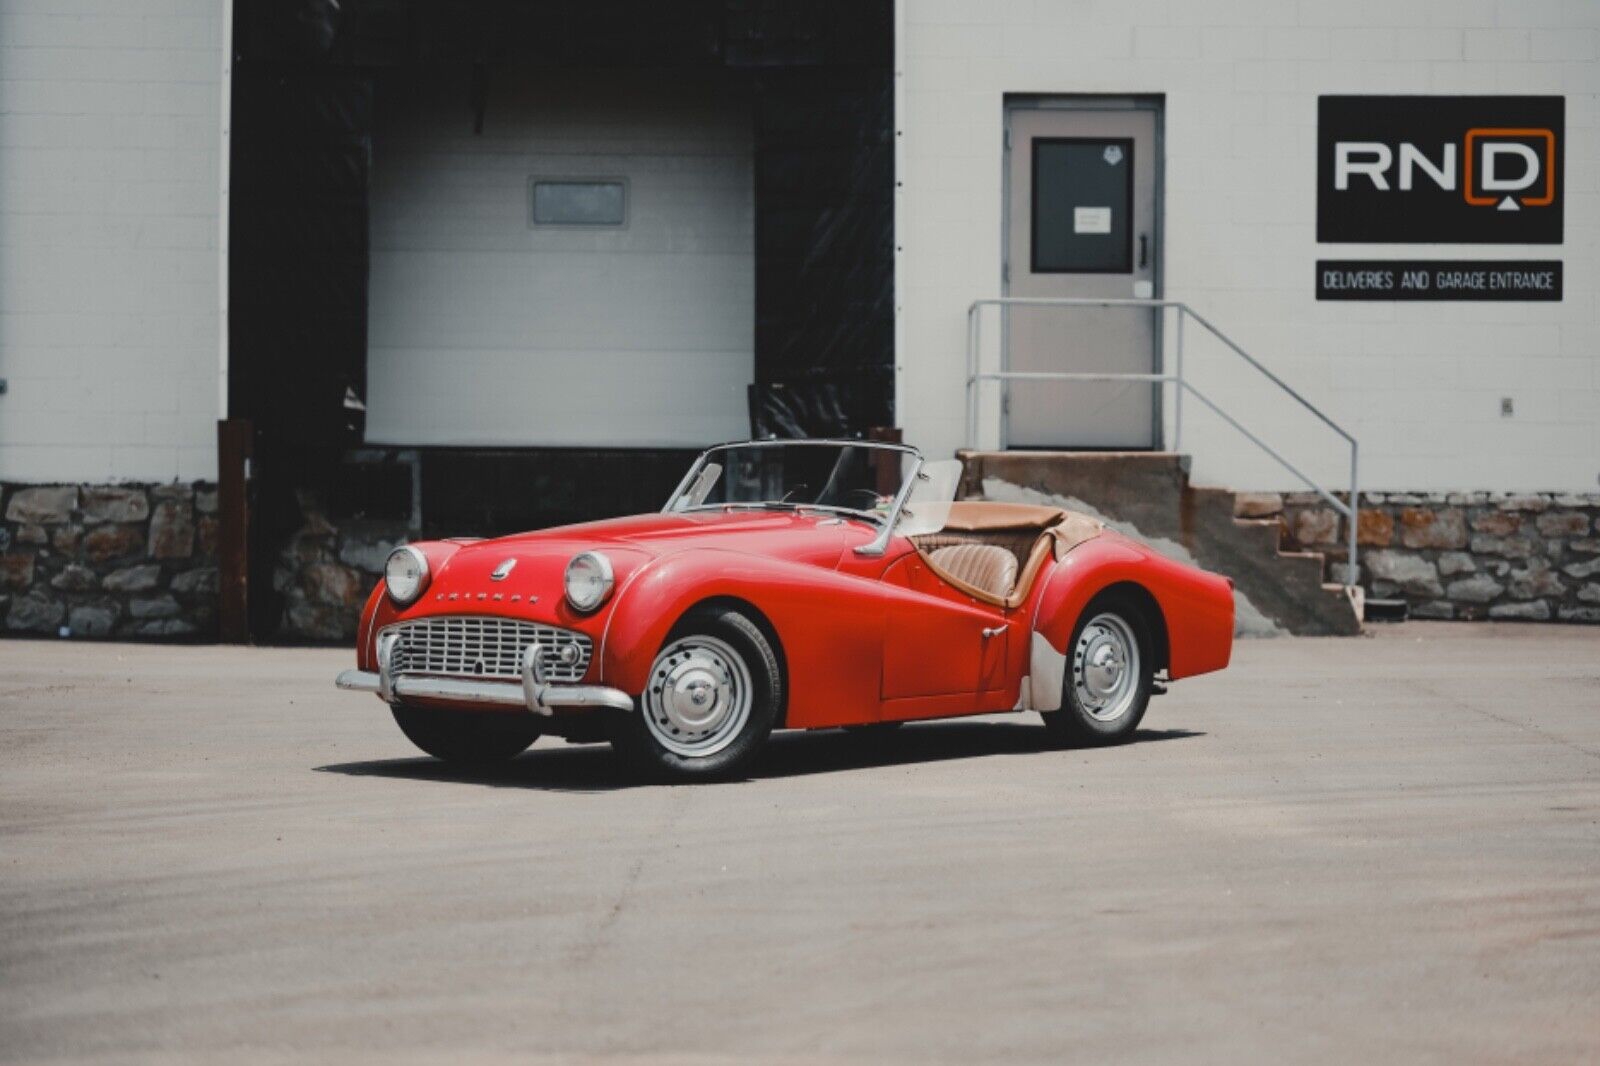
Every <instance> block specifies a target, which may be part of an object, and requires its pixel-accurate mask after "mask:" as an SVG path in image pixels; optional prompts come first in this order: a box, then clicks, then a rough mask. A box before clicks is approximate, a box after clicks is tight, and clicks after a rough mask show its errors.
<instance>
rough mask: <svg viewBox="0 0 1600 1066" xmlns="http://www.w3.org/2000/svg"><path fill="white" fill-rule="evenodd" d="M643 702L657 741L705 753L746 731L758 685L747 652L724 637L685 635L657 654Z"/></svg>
mask: <svg viewBox="0 0 1600 1066" xmlns="http://www.w3.org/2000/svg"><path fill="white" fill-rule="evenodd" d="M642 703H643V705H644V724H645V728H647V729H648V730H650V735H651V737H653V738H654V739H655V742H656V743H657V744H660V745H661V746H662V747H663V748H665V749H666V750H667V751H670V752H672V753H673V754H674V755H681V756H683V757H684V758H690V759H694V758H706V757H707V756H711V755H715V754H716V753H717V752H719V751H722V750H723V749H724V748H726V747H727V746H728V745H730V744H732V743H733V742H734V740H735V739H736V738H737V737H738V736H739V734H740V733H741V732H743V731H744V727H745V723H746V722H748V721H749V720H750V708H751V706H752V705H753V703H754V687H753V685H752V684H751V680H750V670H749V668H748V667H746V666H745V663H744V657H743V656H741V655H740V654H739V653H738V652H737V651H735V650H734V649H733V647H732V646H731V645H729V644H728V643H727V642H726V641H723V640H718V639H717V638H716V637H708V636H692V637H684V638H682V639H680V640H675V641H673V642H672V643H671V644H668V645H667V646H666V647H665V648H663V649H661V654H660V655H658V656H656V661H655V662H654V663H652V664H651V666H650V681H649V683H648V684H647V685H646V686H645V690H644V698H643V700H642Z"/></svg>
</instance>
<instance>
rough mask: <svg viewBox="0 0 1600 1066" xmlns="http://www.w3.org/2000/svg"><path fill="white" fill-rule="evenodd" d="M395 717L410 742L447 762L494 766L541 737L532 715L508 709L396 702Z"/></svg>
mask: <svg viewBox="0 0 1600 1066" xmlns="http://www.w3.org/2000/svg"><path fill="white" fill-rule="evenodd" d="M392 710H393V711H394V720H395V723H396V724H397V725H399V727H400V731H401V732H402V733H404V734H405V735H406V736H407V737H408V738H410V740H411V743H413V744H415V745H416V746H417V747H419V748H421V749H422V750H423V751H425V752H427V753H428V754H429V755H432V756H433V757H434V758H436V759H443V760H444V761H445V762H448V763H455V764H456V765H459V766H492V765H494V764H495V763H502V762H506V761H507V760H510V759H514V758H516V757H517V756H518V755H521V754H522V753H523V752H524V751H526V750H528V747H529V746H530V745H531V744H532V743H533V742H534V741H535V740H538V739H539V723H538V722H537V721H535V720H534V718H533V716H532V715H529V714H521V713H518V712H514V711H512V712H507V711H452V710H435V709H434V708H431V707H413V706H410V705H408V704H404V703H397V704H395V705H394V706H393V708H392Z"/></svg>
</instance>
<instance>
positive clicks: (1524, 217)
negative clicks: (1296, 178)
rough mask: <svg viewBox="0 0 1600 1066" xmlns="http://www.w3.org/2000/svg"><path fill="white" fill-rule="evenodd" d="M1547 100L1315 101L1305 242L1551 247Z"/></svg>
mask: <svg viewBox="0 0 1600 1066" xmlns="http://www.w3.org/2000/svg"><path fill="white" fill-rule="evenodd" d="M1565 110H1566V108H1565V100H1564V98H1562V97H1559V96H1322V97H1318V98H1317V240H1318V242H1320V243H1328V244H1339V243H1360V244H1406V243H1430V244H1560V243H1561V215H1562V211H1561V200H1562V188H1561V186H1562V180H1561V157H1562V148H1563V145H1562V140H1563V122H1564V117H1565Z"/></svg>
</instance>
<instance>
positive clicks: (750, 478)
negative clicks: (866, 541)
mask: <svg viewBox="0 0 1600 1066" xmlns="http://www.w3.org/2000/svg"><path fill="white" fill-rule="evenodd" d="M903 457H909V458H911V459H913V460H914V459H915V458H916V453H915V452H908V451H905V450H902V449H899V448H885V447H880V446H875V445H870V444H834V443H791V442H783V443H771V444H768V443H764V442H763V443H755V444H732V445H726V446H723V447H720V448H712V449H711V450H710V451H708V452H706V453H705V454H704V455H702V456H701V457H700V459H699V461H698V462H697V463H696V464H695V470H694V472H693V474H692V475H691V476H690V477H689V478H687V479H686V480H685V483H684V485H683V487H682V488H681V489H680V490H679V491H678V493H677V495H675V496H674V497H673V499H672V501H671V502H670V503H669V504H668V505H667V509H668V510H669V511H688V510H695V509H697V508H713V507H716V508H721V507H729V508H734V507H750V508H772V509H798V508H815V509H818V510H828V511H847V512H851V513H854V514H862V515H879V516H882V515H887V514H888V513H889V511H890V509H891V508H892V507H893V506H894V502H895V498H896V497H897V496H898V495H899V494H900V488H901V486H902V485H903V484H904V483H905V478H906V476H907V474H908V471H906V470H902V466H903V465H904V461H903Z"/></svg>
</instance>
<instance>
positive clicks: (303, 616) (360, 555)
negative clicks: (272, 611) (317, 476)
mask: <svg viewBox="0 0 1600 1066" xmlns="http://www.w3.org/2000/svg"><path fill="white" fill-rule="evenodd" d="M298 498H299V503H300V515H301V521H300V526H299V528H298V529H296V530H295V532H294V534H293V536H291V537H290V538H289V542H288V544H286V545H285V546H284V549H283V551H282V552H281V553H280V554H279V556H278V561H277V564H276V565H275V567H274V568H273V575H272V580H273V586H274V587H275V588H276V589H277V591H278V592H279V593H281V594H282V595H283V601H284V602H283V620H282V628H281V629H280V630H279V634H278V635H279V636H280V637H281V638H283V639H285V640H304V641H340V642H348V641H351V640H354V639H355V634H356V627H357V626H358V625H359V624H360V621H361V608H362V606H363V605H365V603H366V601H367V596H368V594H369V593H371V592H372V588H373V586H374V585H375V584H377V582H378V580H379V578H380V577H381V576H382V575H383V564H384V563H385V562H386V561H387V560H388V558H389V553H390V552H391V551H393V550H394V549H395V547H396V546H397V545H400V544H404V543H405V542H406V539H407V536H408V532H409V531H408V530H407V528H406V523H404V522H393V521H382V520H376V519H370V518H362V519H350V520H346V521H341V522H339V523H337V524H335V523H334V522H333V521H332V520H330V519H329V517H328V514H327V511H326V509H325V508H324V507H323V506H322V505H321V503H320V502H319V501H318V500H317V499H316V497H315V496H314V495H312V494H311V493H308V492H301V493H299V494H298Z"/></svg>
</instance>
